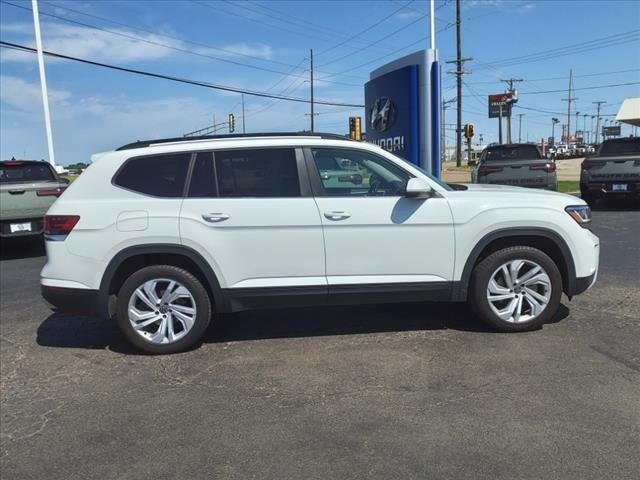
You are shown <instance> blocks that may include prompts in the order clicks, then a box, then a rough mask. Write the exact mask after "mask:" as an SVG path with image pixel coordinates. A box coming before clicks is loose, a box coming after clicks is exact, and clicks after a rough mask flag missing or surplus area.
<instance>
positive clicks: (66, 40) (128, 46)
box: [0, 23, 273, 64]
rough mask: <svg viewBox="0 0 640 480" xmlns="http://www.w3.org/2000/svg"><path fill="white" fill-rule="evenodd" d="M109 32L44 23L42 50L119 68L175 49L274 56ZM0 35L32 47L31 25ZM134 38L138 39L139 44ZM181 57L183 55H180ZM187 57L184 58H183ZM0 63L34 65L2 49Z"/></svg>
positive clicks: (264, 48)
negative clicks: (118, 66)
mask: <svg viewBox="0 0 640 480" xmlns="http://www.w3.org/2000/svg"><path fill="white" fill-rule="evenodd" d="M109 30H111V31H112V32H116V34H113V33H109V32H103V31H100V30H96V29H93V28H89V27H82V26H76V25H66V24H62V23H45V24H43V27H42V37H43V40H42V43H43V47H44V49H45V50H50V51H53V52H56V53H62V54H65V55H69V56H72V57H80V58H86V59H90V60H94V61H98V62H107V63H108V62H116V63H118V64H126V63H135V62H140V61H153V60H159V59H165V58H167V57H170V56H172V55H175V54H176V53H178V52H177V50H175V49H182V50H187V51H193V52H196V53H199V54H205V55H211V56H216V57H222V58H233V57H238V58H242V56H244V55H249V56H253V57H258V58H261V59H264V60H270V59H271V58H272V55H273V51H272V49H271V47H270V46H269V45H265V44H255V45H250V44H247V43H236V44H231V45H222V46H220V47H216V48H215V49H213V48H207V47H198V48H194V47H193V46H192V45H191V44H185V43H184V42H182V41H180V40H177V39H172V38H167V37H163V36H160V35H156V34H151V33H144V32H138V31H135V32H134V31H130V30H128V29H123V28H110V29H109ZM0 31H1V32H2V34H3V36H4V37H8V36H12V37H17V40H15V43H20V44H23V45H27V46H29V47H32V48H33V47H34V39H33V25H32V24H30V23H10V24H3V25H1V26H0ZM133 37H138V38H140V39H141V40H137V39H136V38H133ZM5 40H6V38H5ZM7 41H11V40H7ZM163 45H166V46H163ZM167 47H169V48H167ZM181 55H183V54H182V53H181ZM186 55H187V54H184V55H183V57H184V56H186ZM1 59H2V61H5V62H8V61H11V62H30V61H33V59H32V58H30V55H26V54H24V53H23V52H19V51H15V50H6V49H3V51H2V57H1ZM51 61H59V60H55V59H53V58H48V59H47V62H51Z"/></svg>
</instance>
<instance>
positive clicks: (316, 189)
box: [304, 145, 416, 199]
mask: <svg viewBox="0 0 640 480" xmlns="http://www.w3.org/2000/svg"><path fill="white" fill-rule="evenodd" d="M314 149H315V150H317V149H324V150H353V151H355V152H359V153H364V154H367V155H371V156H372V157H374V158H378V159H380V160H382V161H383V162H387V163H391V164H392V165H393V166H395V167H397V168H398V169H400V170H402V171H403V172H404V173H405V174H407V175H408V177H409V179H411V178H415V177H416V176H415V175H414V174H413V173H411V172H410V171H408V170H405V169H404V168H402V167H401V166H400V165H398V164H396V163H395V162H393V161H391V160H389V159H388V158H385V157H383V156H382V155H378V154H376V153H374V152H370V151H369V150H364V149H361V148H353V147H343V146H340V147H330V146H324V145H311V146H307V147H305V148H304V156H305V162H306V167H307V172H308V174H309V180H310V182H311V189H312V191H313V195H314V196H316V197H322V198H352V199H354V198H365V199H366V198H404V196H403V195H384V196H369V195H362V196H360V195H327V193H326V192H325V188H324V184H323V183H322V179H321V178H320V172H319V171H318V167H317V166H316V162H315V160H314V159H313V152H312V151H311V150H314Z"/></svg>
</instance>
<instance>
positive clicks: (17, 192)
mask: <svg viewBox="0 0 640 480" xmlns="http://www.w3.org/2000/svg"><path fill="white" fill-rule="evenodd" d="M24 192H26V190H24V189H17V188H12V189H11V190H9V193H10V194H11V195H22V194H23V193H24Z"/></svg>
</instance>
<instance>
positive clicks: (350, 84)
mask: <svg viewBox="0 0 640 480" xmlns="http://www.w3.org/2000/svg"><path fill="white" fill-rule="evenodd" d="M0 2H1V3H4V4H7V5H11V6H12V7H16V8H20V9H22V10H26V11H29V12H30V11H31V9H30V8H27V7H23V6H21V5H16V4H14V3H11V2H8V1H6V0H0ZM40 15H46V16H47V17H52V18H55V19H57V20H61V21H63V22H67V23H72V24H76V25H81V26H83V27H87V28H91V29H94V30H99V31H102V32H105V33H109V34H111V35H117V36H120V37H124V38H128V39H130V40H135V41H137V42H143V43H148V44H150V45H154V46H157V47H162V48H167V49H170V50H175V51H178V52H182V53H186V54H189V55H195V56H198V57H203V58H208V59H211V60H216V61H219V62H224V63H229V64H232V65H237V66H240V67H245V68H251V69H254V70H260V71H263V72H268V73H275V74H278V75H285V76H289V75H290V74H289V73H287V72H283V71H280V70H274V69H272V68H268V67H260V66H258V65H250V64H248V63H242V62H237V61H235V60H230V59H228V58H220V57H216V56H214V55H209V54H206V53H201V52H196V51H193V50H187V49H184V48H180V47H176V46H173V45H167V44H166V43H162V42H157V41H154V40H149V39H146V38H143V37H139V36H136V35H131V34H128V33H124V32H118V31H114V30H110V29H108V28H104V27H99V26H97V25H92V24H90V23H84V22H79V21H77V20H72V19H70V18H65V17H61V16H59V15H55V14H52V13H47V12H40ZM287 65H288V64H287ZM326 81H327V82H328V83H334V84H337V85H346V86H351V87H359V86H361V85H358V84H355V83H346V82H338V81H335V80H326Z"/></svg>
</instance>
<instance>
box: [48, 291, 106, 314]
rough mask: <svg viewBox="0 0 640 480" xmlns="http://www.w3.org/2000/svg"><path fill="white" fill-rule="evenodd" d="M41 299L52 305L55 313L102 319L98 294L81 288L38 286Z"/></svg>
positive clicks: (102, 311) (102, 309)
mask: <svg viewBox="0 0 640 480" xmlns="http://www.w3.org/2000/svg"><path fill="white" fill-rule="evenodd" d="M40 291H41V293H42V297H43V298H44V299H45V300H46V301H47V302H49V303H50V304H51V305H53V306H54V307H55V309H56V312H57V313H66V314H69V315H84V316H89V317H104V316H105V315H104V308H103V307H102V304H103V303H104V302H102V301H101V300H102V299H101V296H100V292H99V291H98V290H88V289H83V288H66V287H52V286H49V285H42V284H41V285H40Z"/></svg>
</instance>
